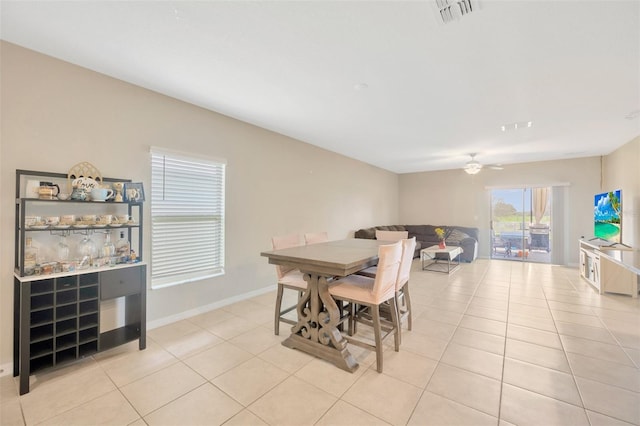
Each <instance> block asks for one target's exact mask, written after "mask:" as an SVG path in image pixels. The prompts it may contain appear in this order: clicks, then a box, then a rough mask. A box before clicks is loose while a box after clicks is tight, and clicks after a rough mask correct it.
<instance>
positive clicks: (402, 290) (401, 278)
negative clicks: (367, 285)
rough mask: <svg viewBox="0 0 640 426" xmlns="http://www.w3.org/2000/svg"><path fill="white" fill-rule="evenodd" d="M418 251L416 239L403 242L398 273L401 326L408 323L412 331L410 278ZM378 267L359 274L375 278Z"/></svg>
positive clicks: (397, 288)
mask: <svg viewBox="0 0 640 426" xmlns="http://www.w3.org/2000/svg"><path fill="white" fill-rule="evenodd" d="M415 249H416V237H412V238H407V239H404V240H402V260H401V261H400V269H399V271H398V279H397V280H396V294H395V300H396V308H397V309H398V319H399V321H400V325H401V326H402V323H403V322H405V321H406V323H407V329H408V330H409V331H411V327H412V322H413V321H412V314H411V296H410V294H409V278H410V276H411V265H412V264H413V253H414V252H415ZM376 272H377V266H372V267H370V268H367V269H364V270H362V271H360V272H358V274H359V275H363V276H366V277H370V278H375V276H376ZM398 339H399V340H400V342H401V343H402V327H400V328H399V329H398Z"/></svg>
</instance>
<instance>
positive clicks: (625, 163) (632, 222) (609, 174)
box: [600, 136, 640, 248]
mask: <svg viewBox="0 0 640 426" xmlns="http://www.w3.org/2000/svg"><path fill="white" fill-rule="evenodd" d="M616 189H621V190H622V242H623V243H625V244H627V245H630V246H632V247H635V248H640V136H639V137H637V138H635V139H634V140H632V141H631V142H629V143H627V144H626V145H624V146H622V147H620V148H619V149H617V150H616V151H614V152H612V153H611V154H609V155H607V156H606V157H604V158H603V162H602V187H601V188H600V190H601V191H602V192H604V191H613V190H616Z"/></svg>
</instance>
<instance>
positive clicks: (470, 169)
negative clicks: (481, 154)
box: [464, 161, 482, 175]
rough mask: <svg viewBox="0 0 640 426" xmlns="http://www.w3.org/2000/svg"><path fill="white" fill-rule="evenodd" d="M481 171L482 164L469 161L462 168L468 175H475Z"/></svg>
mask: <svg viewBox="0 0 640 426" xmlns="http://www.w3.org/2000/svg"><path fill="white" fill-rule="evenodd" d="M481 169H482V164H480V163H478V162H477V161H469V162H468V163H467V165H466V166H464V171H465V172H467V174H470V175H475V174H478V173H480V170H481Z"/></svg>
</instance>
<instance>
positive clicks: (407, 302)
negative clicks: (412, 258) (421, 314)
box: [402, 283, 413, 331]
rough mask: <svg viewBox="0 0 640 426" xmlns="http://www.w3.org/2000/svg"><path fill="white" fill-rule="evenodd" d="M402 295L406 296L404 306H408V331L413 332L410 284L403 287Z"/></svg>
mask: <svg viewBox="0 0 640 426" xmlns="http://www.w3.org/2000/svg"><path fill="white" fill-rule="evenodd" d="M402 294H403V295H404V304H405V305H406V306H407V329H408V330H409V331H411V325H412V324H411V323H412V316H413V315H412V313H411V297H410V296H409V283H406V284H405V285H404V287H402Z"/></svg>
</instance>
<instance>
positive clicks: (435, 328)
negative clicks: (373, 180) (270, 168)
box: [0, 260, 640, 426]
mask: <svg viewBox="0 0 640 426" xmlns="http://www.w3.org/2000/svg"><path fill="white" fill-rule="evenodd" d="M410 289H411V295H412V300H413V309H414V323H413V330H412V331H407V330H405V331H404V332H403V341H402V346H401V348H400V352H394V351H393V349H392V342H391V339H390V341H388V342H389V343H388V345H387V347H386V351H385V355H384V373H383V374H378V373H377V372H376V371H375V362H374V361H375V355H373V354H372V353H371V352H370V351H367V350H363V349H360V348H357V347H356V348H353V350H352V353H353V354H354V356H355V357H356V359H357V360H358V361H359V363H360V368H359V369H358V370H357V371H356V372H355V373H353V374H351V373H347V372H345V371H342V370H340V369H338V368H336V367H334V366H333V365H330V364H328V363H326V362H324V361H321V360H318V359H314V358H313V357H311V356H309V355H306V354H304V353H301V352H299V351H296V350H291V349H288V348H285V347H284V346H282V345H281V344H280V342H281V341H282V340H283V339H284V338H285V337H286V332H287V330H288V327H287V326H286V325H283V326H281V336H274V335H273V324H272V312H273V304H274V301H275V292H273V293H269V294H265V295H262V296H259V297H255V298H253V299H250V300H246V301H242V302H239V303H236V304H234V305H231V306H228V307H225V308H223V309H219V310H217V311H213V312H209V313H206V314H202V315H199V316H198V317H194V318H190V319H188V320H184V321H179V322H177V323H174V324H171V325H168V326H165V327H162V328H158V329H155V330H151V331H149V332H148V347H147V349H146V350H144V351H138V350H137V342H132V343H131V344H128V345H125V346H122V347H119V348H115V349H113V350H111V351H109V352H105V353H101V354H99V355H96V356H94V357H92V358H89V359H85V360H83V361H81V362H78V363H75V364H73V365H70V366H67V367H65V368H62V369H60V370H58V371H48V372H45V373H40V374H37V375H35V376H32V382H33V384H32V387H31V392H30V393H28V394H27V395H24V396H22V397H19V396H18V395H17V390H16V381H15V380H14V379H13V378H12V377H7V376H5V377H3V378H2V379H0V391H1V393H0V401H1V405H0V413H1V417H0V424H2V425H23V424H28V425H35V424H46V425H55V424H58V425H93V424H110V425H128V424H131V425H145V424H147V425H220V424H225V425H385V424H391V425H404V424H409V425H499V426H508V425H545V426H546V425H555V424H557V425H589V424H590V425H625V424H635V425H640V369H639V367H640V302H639V301H638V300H639V299H632V298H631V297H628V296H620V295H609V294H608V295H603V296H601V295H598V294H597V293H596V292H595V290H594V289H593V288H591V287H590V286H589V285H588V284H587V283H586V282H585V281H583V280H581V279H580V278H579V276H578V272H577V270H576V269H572V268H566V267H560V266H550V265H542V264H529V263H517V262H507V261H499V260H493V261H490V260H478V261H476V262H474V263H473V264H465V265H462V268H461V269H460V270H458V271H456V272H454V273H453V274H451V275H444V274H438V273H433V272H423V271H421V270H420V265H419V262H418V261H417V260H416V262H414V268H413V271H412V275H411V282H410ZM289 296H290V297H292V298H295V295H294V293H293V292H290V294H289ZM291 300H293V299H291V298H290V299H289V301H291ZM364 328H365V327H361V330H362V329H364ZM362 331H364V330H362Z"/></svg>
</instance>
